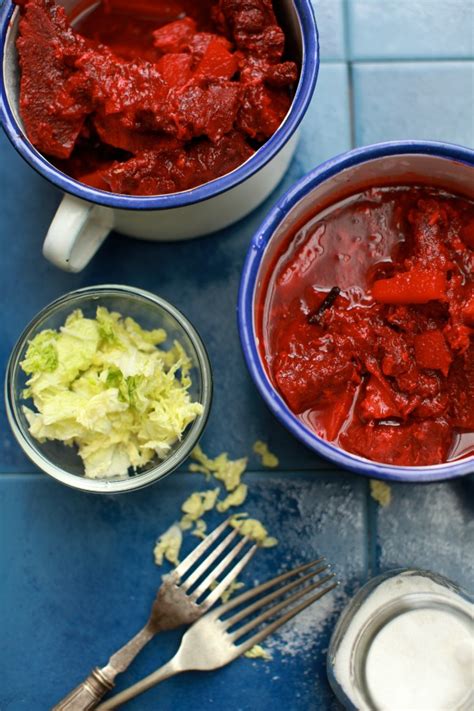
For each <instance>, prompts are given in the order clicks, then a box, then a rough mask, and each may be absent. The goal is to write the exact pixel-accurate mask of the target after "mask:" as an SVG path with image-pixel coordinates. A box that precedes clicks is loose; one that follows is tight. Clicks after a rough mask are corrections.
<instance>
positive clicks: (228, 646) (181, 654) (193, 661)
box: [97, 558, 338, 711]
mask: <svg viewBox="0 0 474 711" xmlns="http://www.w3.org/2000/svg"><path fill="white" fill-rule="evenodd" d="M323 561H324V558H319V559H318V560H315V561H312V562H311V563H305V564H304V565H300V566H298V567H297V568H294V569H293V570H290V571H289V572H287V573H283V574H282V575H278V576H277V577H276V578H273V579H272V580H269V581H268V582H266V583H263V584H262V585H258V586H257V587H256V588H253V589H252V590H249V591H247V592H245V593H243V594H241V595H239V596H238V597H235V598H233V599H232V600H231V601H230V602H227V603H225V604H224V605H221V606H220V607H218V608H216V609H215V610H213V611H212V612H209V613H208V614H207V615H205V616H204V617H202V618H201V619H200V620H198V621H197V622H196V623H195V624H194V625H193V626H192V627H191V628H190V629H189V630H188V631H187V632H186V634H185V635H184V637H183V639H182V641H181V646H180V648H179V650H178V652H177V654H176V655H175V656H174V657H173V659H171V661H169V662H168V663H167V664H165V665H164V666H162V667H161V668H160V669H158V670H157V671H155V672H153V673H152V674H150V675H149V676H147V677H145V678H144V679H142V680H141V681H139V682H138V683H136V684H134V685H133V686H130V687H129V688H128V689H125V691H122V692H121V693H120V694H117V695H116V696H113V697H112V698H111V699H109V700H107V701H105V702H104V703H102V704H100V706H98V707H97V711H109V709H116V708H118V707H119V706H121V705H122V704H124V703H125V702H127V701H130V699H133V698H135V697H136V696H138V695H139V694H142V693H143V692H144V691H146V690H147V689H150V688H151V687H152V686H155V684H158V683H159V682H160V681H164V680H165V679H168V678H169V677H171V676H174V675H175V674H180V673H181V672H185V671H192V670H193V671H210V670H212V669H219V668H220V667H223V666H225V665H226V664H228V663H229V662H232V661H233V660H234V659H236V658H237V657H240V656H241V655H242V654H244V652H246V651H248V650H249V649H250V648H251V647H253V646H254V645H255V644H258V643H259V642H261V641H262V640H264V639H265V638H266V637H268V635H269V634H271V633H272V632H274V631H275V630H277V629H278V628H279V627H281V625H283V624H285V622H288V620H291V618H292V617H294V616H295V615H297V614H298V613H299V612H301V611H302V610H304V609H305V608H306V607H308V606H309V605H312V604H313V602H316V600H319V599H320V598H322V597H323V596H324V595H326V594H327V593H328V592H330V591H331V590H334V588H336V587H337V585H338V583H337V582H332V583H331V580H333V579H334V578H335V575H334V573H329V574H328V575H325V576H324V577H322V578H319V579H317V580H315V581H314V582H311V583H310V582H309V581H310V580H311V579H312V578H314V577H315V576H317V575H319V574H321V573H324V572H325V571H326V570H328V566H327V565H325V564H323V565H320V564H321V563H323ZM315 566H319V567H316V569H314V568H315ZM307 571H309V572H307ZM301 573H304V575H301ZM291 578H295V579H294V580H290V582H287V583H286V584H285V585H282V586H281V585H280V583H283V582H285V581H287V580H289V579H291ZM305 583H308V584H305ZM275 585H277V586H278V588H277V589H276V590H274V591H273V592H270V593H268V594H267V595H264V596H263V597H260V598H258V599H257V600H256V601H255V602H251V603H250V604H249V605H247V606H246V607H245V608H243V609H242V610H240V611H238V612H236V613H235V614H233V615H232V616H230V617H226V615H227V613H228V612H230V611H231V610H234V609H235V608H237V607H240V606H241V605H242V604H243V603H245V602H247V600H252V599H253V598H254V597H256V596H258V595H260V593H263V592H265V591H266V590H268V589H269V588H272V587H274V586H275ZM300 586H302V587H301V589H300V590H297V591H296V592H293V594H291V595H289V596H286V593H289V592H291V591H293V590H294V589H295V588H298V587H300ZM317 588H322V589H320V590H319V591H318V592H317V593H316V594H314V595H311V596H310V597H306V598H305V599H304V600H303V601H302V602H300V603H299V604H297V605H294V606H293V607H290V609H289V610H288V611H287V612H284V613H283V614H282V615H280V616H279V617H277V619H276V620H274V621H273V622H270V623H269V624H268V625H266V626H265V627H263V628H262V629H260V630H258V631H256V632H255V634H253V635H252V636H251V637H250V638H248V637H247V638H246V639H244V640H243V641H242V642H240V643H239V644H236V642H237V640H239V639H241V638H242V637H245V636H246V635H247V634H248V633H249V632H251V631H252V630H255V629H256V628H257V627H259V626H260V625H261V624H262V622H265V621H266V620H268V619H270V618H271V617H274V616H275V615H277V614H278V613H280V612H282V611H283V610H285V608H287V607H288V606H290V605H292V604H293V603H296V602H297V601H298V600H300V599H301V598H303V597H305V596H307V595H308V594H309V593H310V592H312V591H314V590H316V589H317ZM282 597H283V599H282V600H281V602H277V603H276V604H274V605H273V606H271V607H269V608H268V609H266V610H264V611H263V612H262V613H261V614H259V615H258V616H257V617H253V618H252V617H251V618H250V619H249V620H248V621H245V620H246V619H247V618H248V617H249V616H251V615H252V614H253V613H254V612H256V611H257V610H260V609H261V608H262V607H266V606H267V605H269V603H272V602H273V601H274V600H277V599H278V598H282ZM239 623H243V624H239Z"/></svg>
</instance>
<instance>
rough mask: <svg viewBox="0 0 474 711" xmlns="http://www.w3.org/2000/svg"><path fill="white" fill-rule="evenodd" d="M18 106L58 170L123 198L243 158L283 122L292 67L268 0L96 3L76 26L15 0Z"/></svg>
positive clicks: (206, 177) (220, 171)
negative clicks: (17, 9)
mask: <svg viewBox="0 0 474 711" xmlns="http://www.w3.org/2000/svg"><path fill="white" fill-rule="evenodd" d="M17 3H18V4H19V5H20V6H21V13H22V14H21V19H20V24H19V36H18V40H17V48H18V56H19V62H20V69H21V83H20V113H21V118H22V120H23V123H24V126H25V129H26V133H27V136H28V138H29V140H30V141H31V143H32V144H33V145H34V146H35V147H36V148H37V149H38V150H39V151H40V152H42V153H44V154H45V155H46V156H47V157H48V158H49V159H50V160H51V161H52V162H53V163H54V164H55V165H56V166H57V167H58V168H59V169H60V170H62V171H63V172H65V173H67V174H69V175H71V176H72V177H73V178H76V179H77V180H79V181H81V182H83V183H85V184H86V185H90V186H92V187H95V188H98V189H100V190H108V191H112V192H115V193H124V194H129V195H160V194H165V193H173V192H180V191H183V190H188V189H190V188H193V187H196V186H197V185H201V184H203V183H206V182H209V181H211V180H214V179H215V178H218V177H220V176H222V175H225V174H226V173H229V172H230V171H232V170H234V169H235V168H237V167H238V166H239V165H241V164H242V163H244V162H245V161H246V160H247V159H248V158H250V157H251V156H252V155H253V154H254V152H255V150H257V149H258V148H259V147H260V146H261V145H262V144H263V143H264V142H265V141H266V140H267V139H268V138H270V136H272V135H273V134H274V133H275V131H276V130H277V129H278V128H279V126H280V125H281V123H282V121H283V120H284V118H285V116H286V114H287V112H288V110H289V108H290V105H291V101H292V97H293V95H294V90H295V86H296V82H297V79H298V68H297V65H296V64H295V63H294V62H293V61H288V59H287V57H286V55H285V35H284V32H283V30H282V29H281V27H280V26H279V24H278V21H277V18H276V16H275V14H274V11H273V5H272V1H271V0H250V2H249V0H212V1H211V0H199V2H192V0H137V2H129V1H128V0H127V2H125V0H104V2H102V3H99V4H98V6H97V7H95V8H94V9H92V11H91V12H90V14H89V15H87V16H85V15H84V12H82V15H83V19H82V21H81V16H80V13H81V11H84V10H85V9H87V7H88V6H89V7H90V6H93V5H94V3H93V2H92V0H89V1H88V2H82V3H79V5H78V7H77V8H76V12H75V16H76V19H77V22H76V24H75V26H74V28H73V27H72V25H71V21H70V19H69V18H68V17H67V16H66V13H65V11H64V8H63V7H62V6H60V5H58V4H57V3H56V2H54V0H17Z"/></svg>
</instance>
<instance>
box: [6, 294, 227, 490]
mask: <svg viewBox="0 0 474 711" xmlns="http://www.w3.org/2000/svg"><path fill="white" fill-rule="evenodd" d="M102 295H106V296H107V295H114V296H133V297H135V298H139V299H141V300H143V301H146V302H148V303H151V304H152V305H154V306H156V307H158V308H160V309H162V310H163V311H164V312H166V313H167V314H168V315H169V316H170V317H171V318H173V319H174V320H175V321H176V322H177V323H178V324H179V325H180V326H181V328H182V329H183V331H184V332H185V333H186V334H187V336H188V338H189V339H190V341H191V343H192V344H193V347H194V349H195V351H196V355H197V359H198V362H197V363H196V364H195V365H194V367H195V368H197V369H198V370H199V372H200V375H201V380H202V399H201V401H200V402H201V403H202V405H203V407H204V411H203V413H202V415H199V417H197V418H196V419H195V420H194V422H192V423H190V424H189V426H188V427H187V428H186V430H185V432H184V433H183V437H182V439H181V441H180V442H179V444H178V445H177V447H176V449H175V451H174V452H173V453H172V454H170V455H169V457H166V458H165V459H162V460H156V462H155V464H154V465H153V466H152V467H151V468H150V469H148V470H147V471H145V472H137V474H136V475H134V476H129V477H128V478H124V479H118V480H110V479H88V478H87V477H85V476H78V475H76V474H71V473H70V472H68V471H65V470H64V469H62V468H61V467H60V466H59V465H57V464H55V463H54V462H52V461H51V460H50V459H48V458H47V457H45V456H44V455H43V453H42V452H41V451H40V450H39V449H38V448H37V447H35V446H34V444H32V443H31V438H28V437H27V436H26V435H25V430H24V427H23V426H22V424H21V423H20V422H19V420H18V418H17V407H16V405H15V396H16V393H15V392H14V389H13V388H14V381H15V374H16V369H17V368H18V367H19V362H20V357H21V354H22V352H24V349H25V347H26V345H27V343H28V340H29V337H30V335H31V334H32V333H33V332H34V330H35V329H36V327H37V326H38V325H39V324H41V323H42V322H43V321H44V319H45V318H47V316H49V314H50V313H51V312H52V311H54V310H55V309H56V308H59V307H61V306H65V305H67V304H68V303H70V302H71V303H72V304H74V303H75V302H76V299H77V298H82V297H90V298H91V299H95V298H100V297H101V296H102ZM212 396H213V381H212V367H211V362H210V359H209V355H208V353H207V350H206V347H205V345H204V343H203V341H202V338H201V336H200V335H199V333H198V332H197V331H196V329H195V328H194V326H193V324H192V323H191V322H190V321H189V320H188V318H187V317H186V316H185V315H184V314H183V313H182V312H181V311H180V310H179V309H177V308H176V306H173V304H170V302H169V301H166V300H165V299H163V298H161V297H160V296H157V295H156V294H152V293H151V292H149V291H144V290H143V289H138V288H136V287H132V286H125V285H123V284H98V285H95V286H86V287H83V288H81V289H75V290H74V291H69V292H67V293H66V294H63V295H62V296H59V297H58V298H57V299H55V300H54V301H51V302H50V303H49V304H47V305H46V306H44V307H43V308H42V309H41V311H39V312H38V313H37V314H36V316H35V317H34V318H33V319H32V320H31V321H30V322H29V323H28V325H27V326H26V327H25V328H24V329H23V331H22V333H21V334H20V336H19V338H18V339H17V341H16V343H15V345H14V347H13V349H12V351H11V353H10V357H9V359H8V363H7V368H6V375H5V386H4V397H5V410H6V413H7V419H8V422H9V424H10V427H11V429H12V432H13V434H14V436H15V439H16V440H17V442H18V444H19V445H20V447H21V448H22V450H23V452H24V453H25V454H26V456H27V457H28V458H29V459H30V460H31V461H32V462H33V463H34V464H35V465H36V466H37V467H38V468H39V469H41V470H42V471H43V472H44V473H45V474H48V475H49V476H51V477H52V478H53V479H56V481H59V482H60V483H61V484H65V485H66V486H69V487H70V488H73V489H78V490H80V491H84V492H86V493H88V494H121V493H126V492H129V491H136V490H138V489H143V488H144V487H146V486H150V485H151V484H154V483H155V482H157V481H161V479H164V478H165V477H166V476H168V475H169V474H171V473H172V472H174V471H175V470H176V469H178V467H180V466H181V464H183V462H184V461H185V460H186V459H187V458H188V456H189V455H190V454H191V451H192V450H193V449H194V447H195V446H196V444H197V443H198V442H199V439H200V438H201V436H202V434H203V432H204V430H205V428H206V425H207V421H208V419H209V414H210V411H211V405H212Z"/></svg>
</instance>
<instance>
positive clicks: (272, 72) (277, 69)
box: [265, 62, 298, 88]
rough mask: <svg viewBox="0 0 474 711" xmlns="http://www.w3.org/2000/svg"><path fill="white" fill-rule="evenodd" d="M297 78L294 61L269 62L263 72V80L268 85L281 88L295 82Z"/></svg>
mask: <svg viewBox="0 0 474 711" xmlns="http://www.w3.org/2000/svg"><path fill="white" fill-rule="evenodd" d="M297 80H298V67H297V66H296V64H295V63H294V62H281V63H280V64H271V65H270V66H269V67H268V68H267V70H266V72H265V81H266V83H267V84H269V85H270V86H274V87H278V88H282V87H286V86H291V85H292V84H295V83H296V82H297Z"/></svg>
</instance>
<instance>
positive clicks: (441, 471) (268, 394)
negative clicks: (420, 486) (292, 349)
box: [237, 141, 474, 482]
mask: <svg viewBox="0 0 474 711" xmlns="http://www.w3.org/2000/svg"><path fill="white" fill-rule="evenodd" d="M406 154H422V155H433V156H437V157H440V158H447V159H451V160H455V161H459V162H461V163H465V164H467V165H469V166H472V167H474V150H471V149H470V148H467V147H464V146H458V145H455V144H450V143H441V142H435V141H389V142H386V143H377V144H374V145H371V146H366V147H363V148H356V149H354V150H352V151H349V152H347V153H342V154H340V155H338V156H336V157H334V158H331V159H330V160H328V161H326V162H325V163H322V164H321V165H319V166H318V167H317V168H315V169H314V170H312V171H311V172H310V173H308V174H307V175H305V176H304V177H303V178H301V180H299V181H298V182H297V183H295V184H294V185H293V186H292V187H291V188H290V189H289V190H288V191H287V192H286V193H285V194H284V195H283V196H282V197H281V198H280V200H279V201H278V202H277V203H276V204H275V205H274V207H273V208H272V209H271V210H270V212H269V213H268V215H267V217H266V219H265V220H264V221H263V223H262V224H261V225H260V228H259V229H258V230H257V232H256V233H255V235H254V236H253V238H252V241H251V244H250V247H249V250H248V253H247V258H246V260H245V264H244V267H243V271H242V278H241V282H240V288H239V296H238V306H237V317H238V327H239V334H240V341H241V344H242V349H243V353H244V357H245V361H246V363H247V367H248V369H249V372H250V375H251V376H252V379H253V381H254V383H255V384H256V386H257V388H258V390H259V392H260V395H261V396H262V397H263V399H264V401H265V403H266V404H267V406H268V407H269V409H270V410H271V412H272V413H273V414H274V415H275V416H276V418H277V419H278V420H279V421H280V422H281V424H282V425H283V426H284V427H286V429H287V430H289V431H290V432H291V434H293V435H294V436H295V437H296V438H297V439H299V440H300V441H301V442H303V444H305V445H306V446H307V447H308V448H309V449H311V450H313V451H314V452H316V453H317V454H320V455H322V456H323V457H325V458H326V459H329V460H330V461H332V462H334V463H335V464H337V465H339V466H341V467H344V468H345V469H349V470H351V471H353V472H355V473H356V474H362V475H364V476H368V477H372V478H377V479H385V480H387V481H405V482H430V481H439V480H444V479H451V478H453V477H458V476H462V475H466V474H472V473H474V455H473V456H469V457H466V458H465V459H459V460H456V461H454V462H447V463H444V464H436V465H432V466H420V467H402V466H395V465H390V464H383V463H381V462H374V461H371V460H369V459H365V458H364V457H359V456H357V455H355V454H350V453H349V452H346V451H344V450H343V449H340V448H339V447H336V446H335V445H333V444H331V443H330V442H327V441H326V440H324V439H322V438H321V437H318V436H317V435H316V434H314V433H313V432H311V431H310V430H309V429H307V428H306V427H305V425H303V423H302V422H301V421H300V420H299V419H298V418H297V417H296V416H295V415H294V414H293V413H292V412H291V410H290V409H289V408H288V406H287V405H286V403H285V401H284V400H283V398H282V397H281V396H280V395H279V394H278V392H277V391H276V389H275V388H274V386H273V385H272V383H271V381H270V379H269V377H268V375H267V373H266V371H265V368H264V366H263V364H262V361H261V358H260V354H259V352H258V347H257V343H256V336H255V330H254V292H255V285H256V283H257V278H258V271H259V268H260V264H261V261H262V257H263V254H264V252H265V247H266V245H267V244H268V242H269V241H270V239H271V237H272V235H273V233H274V232H275V230H276V228H277V227H278V225H279V224H280V222H281V221H282V219H283V218H284V217H285V216H286V215H287V213H288V212H289V211H290V210H291V209H292V208H293V207H294V206H295V205H296V203H297V202H299V200H301V199H302V198H303V197H304V196H305V195H306V194H307V193H308V192H309V191H310V190H312V189H313V188H314V187H316V186H317V185H319V184H320V183H322V182H324V181H325V180H327V179H328V178H331V177H332V176H334V175H336V174H338V173H340V172H341V171H342V170H345V169H347V168H350V167H352V166H354V165H358V164H360V163H365V162H367V161H369V160H372V159H375V158H384V157H388V156H394V155H406Z"/></svg>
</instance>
